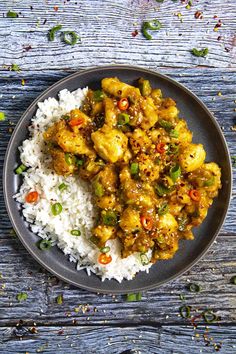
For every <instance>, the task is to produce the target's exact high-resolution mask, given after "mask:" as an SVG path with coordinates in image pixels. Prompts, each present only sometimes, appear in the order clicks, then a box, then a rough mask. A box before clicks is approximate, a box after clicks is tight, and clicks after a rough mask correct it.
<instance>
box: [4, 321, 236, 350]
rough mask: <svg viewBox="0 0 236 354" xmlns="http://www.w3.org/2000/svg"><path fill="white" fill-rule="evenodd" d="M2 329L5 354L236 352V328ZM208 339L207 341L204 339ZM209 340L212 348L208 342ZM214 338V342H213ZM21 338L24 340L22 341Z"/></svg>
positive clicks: (96, 327) (86, 327) (77, 327)
mask: <svg viewBox="0 0 236 354" xmlns="http://www.w3.org/2000/svg"><path fill="white" fill-rule="evenodd" d="M30 328H32V327H27V326H24V325H23V326H22V327H15V328H9V327H2V328H0V338H1V341H0V350H1V352H2V353H14V354H15V353H24V354H25V353H40V352H43V353H50V354H55V353H57V354H65V353H70V354H81V353H88V354H93V353H94V354H95V353H96V354H104V353H112V354H138V353H140V354H157V353H158V354H160V353H161V354H185V353H187V352H190V353H193V354H196V353H204V354H205V353H206V354H207V353H213V352H215V351H216V349H215V348H216V347H214V345H220V346H221V349H220V352H221V353H225V354H233V353H235V351H236V336H235V333H236V327H235V326H230V327H216V326H210V327H209V329H208V330H207V329H206V327H205V326H201V327H199V328H198V329H197V330H195V331H194V330H193V327H192V326H184V327H183V326H160V327H159V326H155V327H154V326H135V327H134V326H130V327H115V328H114V327H113V328H112V327H104V326H103V327H101V326H91V327H88V326H77V325H75V326H73V327H41V326H39V327H37V333H31V331H32V330H31V331H30ZM204 338H205V340H204ZM207 338H209V345H207V344H208V340H207ZM210 338H211V340H210ZM19 339H21V340H19Z"/></svg>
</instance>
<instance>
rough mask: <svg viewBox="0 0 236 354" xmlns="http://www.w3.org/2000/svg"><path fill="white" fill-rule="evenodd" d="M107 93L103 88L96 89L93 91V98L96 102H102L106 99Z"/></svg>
mask: <svg viewBox="0 0 236 354" xmlns="http://www.w3.org/2000/svg"><path fill="white" fill-rule="evenodd" d="M104 97H105V95H104V92H103V91H101V90H96V91H94V92H93V98H94V101H96V102H101V101H102V100H103V99H104Z"/></svg>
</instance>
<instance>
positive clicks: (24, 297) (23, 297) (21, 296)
mask: <svg viewBox="0 0 236 354" xmlns="http://www.w3.org/2000/svg"><path fill="white" fill-rule="evenodd" d="M16 298H17V300H18V301H20V302H21V301H25V300H27V299H28V294H27V293H19V294H17V295H16Z"/></svg>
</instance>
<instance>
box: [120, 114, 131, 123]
mask: <svg viewBox="0 0 236 354" xmlns="http://www.w3.org/2000/svg"><path fill="white" fill-rule="evenodd" d="M128 123H129V114H126V113H120V114H119V115H118V125H125V124H128Z"/></svg>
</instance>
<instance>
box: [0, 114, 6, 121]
mask: <svg viewBox="0 0 236 354" xmlns="http://www.w3.org/2000/svg"><path fill="white" fill-rule="evenodd" d="M5 118H6V116H5V113H4V112H0V121H4V120H5Z"/></svg>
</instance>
